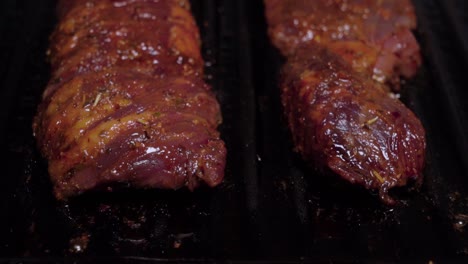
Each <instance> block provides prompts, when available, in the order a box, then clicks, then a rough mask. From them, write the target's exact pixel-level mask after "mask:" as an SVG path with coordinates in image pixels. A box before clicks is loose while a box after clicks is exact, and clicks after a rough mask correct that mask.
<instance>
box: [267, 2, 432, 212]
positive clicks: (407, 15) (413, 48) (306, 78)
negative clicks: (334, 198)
mask: <svg viewBox="0 0 468 264" xmlns="http://www.w3.org/2000/svg"><path fill="white" fill-rule="evenodd" d="M397 2H398V4H397ZM265 5H266V16H267V19H268V23H269V30H270V36H271V39H272V42H273V43H274V44H275V45H276V47H277V48H278V49H279V50H280V51H281V52H282V54H283V55H284V56H286V58H287V62H286V64H285V66H284V68H283V72H282V81H281V88H282V102H283V105H284V110H285V113H286V116H287V120H288V123H289V127H290V130H291V132H292V136H293V139H294V143H295V146H296V150H297V151H298V152H299V153H300V154H301V155H302V156H303V158H304V159H305V160H307V161H308V162H310V163H311V164H314V165H316V166H324V167H327V168H329V169H331V170H332V171H333V172H335V173H337V174H338V175H340V176H341V177H343V178H344V179H346V180H348V181H349V182H351V183H356V184H359V185H363V186H365V187H366V188H368V189H377V190H379V191H380V196H381V198H382V200H383V201H384V202H386V203H389V204H391V203H393V202H394V200H393V199H392V198H391V197H390V196H389V195H388V191H389V189H391V188H393V187H396V186H404V185H406V183H407V182H408V180H409V179H414V180H416V181H420V180H421V177H422V175H421V173H422V169H423V165H424V154H425V147H426V143H425V131H424V128H423V126H422V124H421V122H420V121H419V120H418V119H417V118H416V116H415V115H414V114H413V113H412V112H411V111H410V110H409V109H408V108H406V107H405V106H404V105H403V103H401V102H400V101H399V100H397V99H395V96H393V94H391V93H389V91H390V89H389V86H388V85H389V84H392V86H391V87H397V86H398V80H399V78H400V76H404V77H411V76H413V75H414V74H415V73H416V70H417V68H418V66H419V64H420V54H419V46H418V44H417V43H416V41H415V39H414V36H413V35H412V33H411V31H410V30H411V29H412V28H414V27H415V24H416V22H415V16H414V13H413V8H412V6H411V5H410V3H409V1H390V0H388V1H386V0H383V1H377V0H317V1H305V0H265Z"/></svg>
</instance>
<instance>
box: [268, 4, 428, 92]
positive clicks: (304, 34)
mask: <svg viewBox="0 0 468 264" xmlns="http://www.w3.org/2000/svg"><path fill="white" fill-rule="evenodd" d="M265 5H266V15H267V18H268V22H269V26H270V27H269V32H270V36H271V38H272V41H273V43H274V44H275V45H276V46H277V47H278V48H279V49H280V50H281V52H282V53H283V54H284V55H286V56H287V55H289V54H292V53H294V51H295V50H296V47H297V46H298V45H300V44H302V43H309V42H311V41H313V42H316V43H319V44H322V45H325V46H327V47H328V48H329V49H331V50H333V51H334V52H336V53H338V54H340V55H341V56H342V57H343V58H344V59H346V60H347V61H348V62H349V63H350V64H352V65H353V67H354V69H355V70H358V71H360V72H365V73H366V74H368V75H370V76H372V77H373V78H374V80H376V81H379V82H382V83H392V84H393V86H392V88H396V89H397V88H398V87H399V86H398V81H399V76H404V77H407V78H409V77H412V76H413V75H414V74H415V73H416V71H417V69H418V67H419V65H420V63H421V56H420V52H419V45H418V43H417V41H416V39H415V38H414V36H413V34H412V32H411V30H412V29H414V28H415V27H416V16H415V14H414V9H413V6H412V5H411V2H410V0H400V1H394V0H314V1H309V0H265Z"/></svg>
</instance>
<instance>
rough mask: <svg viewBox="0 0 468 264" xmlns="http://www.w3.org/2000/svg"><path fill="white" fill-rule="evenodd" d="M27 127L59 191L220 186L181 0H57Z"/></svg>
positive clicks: (212, 114) (211, 119)
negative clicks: (46, 74) (45, 73)
mask: <svg viewBox="0 0 468 264" xmlns="http://www.w3.org/2000/svg"><path fill="white" fill-rule="evenodd" d="M58 15H59V24H58V26H57V28H56V30H55V31H54V33H53V34H52V36H51V44H50V61H51V68H52V78H51V81H50V82H49V85H48V86H47V88H46V90H45V92H44V94H43V101H42V103H41V105H40V106H39V109H38V114H37V115H36V118H35V120H34V124H33V128H34V133H35V137H36V139H37V142H38V145H39V147H40V149H41V151H42V153H43V155H44V156H45V157H46V158H47V159H48V162H49V173H50V176H51V179H52V182H53V183H54V187H55V195H56V197H57V198H58V199H66V198H68V197H70V196H74V195H77V194H80V193H82V192H85V191H87V190H91V189H94V188H96V187H101V186H107V185H109V184H113V183H129V184H131V185H132V186H135V187H144V188H169V189H177V188H180V187H183V186H187V187H188V188H190V189H194V188H195V187H197V186H198V185H199V184H200V182H205V183H206V184H208V185H209V186H216V185H218V184H219V183H220V182H221V181H222V179H223V175H224V167H225V159H226V149H225V146H224V143H223V141H222V140H221V139H220V135H219V132H218V131H217V129H216V128H217V126H218V125H219V124H220V123H221V113H220V108H219V105H218V102H217V101H216V98H215V96H214V95H213V94H212V92H211V89H210V87H209V86H208V85H207V84H205V83H204V81H203V65H204V63H203V59H202V56H201V53H200V38H199V32H198V28H197V26H196V23H195V21H194V19H193V17H192V15H191V13H190V6H189V3H188V1H186V0H167V1H155V0H122V1H115V0H93V1H80V0H61V1H59V4H58Z"/></svg>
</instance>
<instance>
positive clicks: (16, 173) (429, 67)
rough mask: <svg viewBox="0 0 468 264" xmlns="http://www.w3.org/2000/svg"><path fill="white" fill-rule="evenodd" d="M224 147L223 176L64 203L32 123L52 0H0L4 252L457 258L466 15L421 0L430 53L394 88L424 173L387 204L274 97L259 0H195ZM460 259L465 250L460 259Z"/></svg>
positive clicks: (134, 257)
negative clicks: (299, 151)
mask: <svg viewBox="0 0 468 264" xmlns="http://www.w3.org/2000/svg"><path fill="white" fill-rule="evenodd" d="M192 2H193V11H194V14H195V15H196V18H197V21H198V24H199V25H200V30H201V31H202V37H203V43H204V47H203V51H204V56H205V59H206V61H207V62H210V63H211V66H209V67H208V66H207V69H206V72H207V74H206V75H207V81H208V82H209V83H211V84H212V85H213V89H214V90H215V91H216V93H217V96H218V98H219V100H220V102H221V104H222V110H223V116H224V124H223V125H222V127H221V132H222V135H223V138H224V140H225V141H226V144H227V147H228V150H229V154H228V155H229V156H228V165H227V169H226V180H225V182H224V183H223V184H222V186H220V187H219V188H215V189H207V188H202V189H200V190H197V191H195V192H194V193H190V192H188V191H184V190H181V191H177V192H170V191H161V190H151V191H141V190H123V191H120V192H117V193H109V194H99V193H89V194H85V195H83V196H81V197H78V198H76V199H73V200H71V201H70V202H69V203H67V204H63V203H58V202H57V201H55V199H54V198H53V196H52V193H51V185H50V182H49V180H48V176H47V170H46V163H45V161H44V160H43V159H42V158H41V157H40V155H39V153H38V152H37V150H36V148H35V143H34V139H33V137H32V131H31V123H32V118H33V115H34V113H35V110H36V106H37V104H38V102H39V100H40V96H41V92H42V90H43V89H44V88H45V85H46V83H47V81H48V78H49V68H48V64H47V61H46V56H45V52H46V49H47V45H48V36H49V34H50V32H51V31H52V30H53V27H54V25H55V22H56V21H55V17H54V5H55V1H53V0H42V1H38V0H16V1H15V0H2V1H1V2H0V50H1V52H0V62H1V63H0V85H1V87H0V88H1V89H0V98H1V103H0V128H1V129H0V151H1V154H2V157H6V158H3V159H2V161H1V164H2V166H1V168H2V170H1V174H0V177H1V179H2V181H1V183H0V212H1V213H0V216H1V217H0V262H3V261H4V262H7V263H20V262H22V263H25V262H44V263H50V262H60V261H63V260H66V261H68V262H72V263H75V262H78V263H88V262H89V263H91V262H103V261H112V262H121V263H127V262H128V263H130V262H142V263H143V262H161V263H162V262H167V261H170V262H173V263H179V262H183V263H199V262H214V261H215V260H216V261H225V262H230V263H234V262H242V263H256V262H261V261H263V262H261V263H272V262H273V261H276V262H277V263H285V262H288V263H296V262H302V261H307V262H325V263H330V262H331V263H334V262H337V263H342V262H345V263H354V262H372V263H374V262H399V261H406V262H410V263H428V262H429V261H430V260H433V261H435V262H436V263H439V262H440V263H447V262H460V263H464V262H463V260H465V261H466V260H467V259H466V256H467V255H468V235H467V230H466V228H465V225H466V224H467V223H468V204H467V202H468V196H467V194H468V193H467V188H468V137H467V136H466V134H467V133H468V126H467V122H468V112H467V111H468V109H467V104H466V103H465V101H466V100H467V99H468V94H467V93H468V91H467V88H466V84H467V83H468V72H467V70H468V15H467V14H466V11H468V9H467V8H466V5H467V4H468V3H466V1H464V0H451V1H445V0H416V1H414V2H415V6H416V9H417V13H418V18H419V29H418V32H416V33H417V36H418V38H419V40H420V43H421V46H422V50H423V53H424V61H425V65H424V67H423V68H422V69H421V71H420V73H419V75H418V76H417V77H416V78H415V79H414V80H411V81H409V82H408V83H407V84H406V85H405V87H404V92H403V95H402V96H403V97H402V98H403V99H402V100H403V101H404V102H405V103H406V104H407V105H408V106H409V107H410V108H411V109H413V110H414V111H415V112H416V114H417V115H418V116H419V117H420V118H421V120H422V122H423V124H424V126H425V128H426V130H427V137H428V151H427V156H428V157H427V166H426V170H425V173H424V175H425V179H424V184H423V186H422V187H421V188H420V189H419V190H405V191H401V192H400V193H399V194H398V195H399V197H400V200H401V205H399V206H397V207H386V206H384V205H382V204H381V203H380V201H379V200H378V197H377V195H376V194H373V193H371V194H369V192H368V191H366V190H363V189H361V188H359V187H356V186H351V185H349V184H348V183H346V182H343V181H341V180H340V179H337V177H335V176H325V175H322V174H321V173H320V172H317V171H314V170H312V169H310V168H307V167H306V166H305V165H304V164H303V163H302V162H301V160H300V159H299V158H298V157H297V156H296V155H295V154H294V153H293V152H292V151H291V149H292V146H291V142H290V140H289V134H288V130H287V127H286V126H285V122H284V120H283V118H282V110H281V107H280V101H279V89H278V88H277V85H276V84H277V74H278V71H279V68H280V66H281V63H282V60H281V58H280V56H279V55H278V53H277V51H276V50H275V49H273V48H272V47H271V45H270V43H269V40H268V38H267V36H266V25H265V21H264V18H263V9H262V8H263V7H262V3H261V1H259V0H255V1H249V0H237V1H231V0H219V1H216V0H203V1H201V0H194V1H192ZM465 263H466V262H465Z"/></svg>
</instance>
